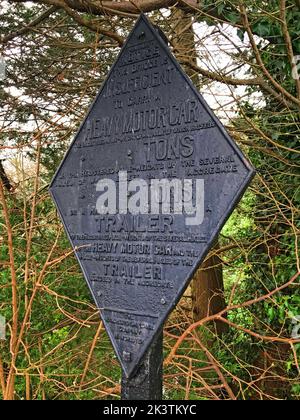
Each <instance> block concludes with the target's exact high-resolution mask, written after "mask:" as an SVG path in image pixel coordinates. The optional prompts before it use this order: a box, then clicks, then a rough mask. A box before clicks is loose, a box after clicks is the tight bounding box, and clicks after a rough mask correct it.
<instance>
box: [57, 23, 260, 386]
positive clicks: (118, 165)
mask: <svg viewBox="0 0 300 420" xmlns="http://www.w3.org/2000/svg"><path fill="white" fill-rule="evenodd" d="M120 170H125V171H128V175H129V176H130V177H132V178H143V179H145V180H146V181H149V180H150V179H152V178H168V179H173V178H175V177H176V178H179V179H182V180H183V179H196V178H202V179H204V183H205V215H204V221H203V223H202V224H201V225H200V226H186V224H185V217H184V216H183V215H172V216H170V218H169V219H168V218H164V216H161V215H160V216H157V217H156V216H153V215H139V216H132V215H119V216H99V215H97V214H96V212H95V205H96V200H97V191H96V183H97V182H98V181H99V180H100V179H102V178H111V179H113V180H117V175H118V172H119V171H120ZM253 175H254V170H253V168H252V167H251V166H250V165H249V163H248V162H247V161H246V160H245V158H244V156H243V154H242V153H241V151H240V150H239V148H238V147H237V145H236V144H235V143H234V142H233V141H232V139H231V138H230V137H229V135H228V134H227V132H226V131H225V129H224V128H223V126H222V125H221V123H220V121H219V120H218V119H217V118H216V116H215V115H214V114H213V113H212V111H211V110H210V108H209V107H208V105H207V104H206V102H205V101H204V99H203V98H202V96H201V95H200V94H199V93H198V92H197V90H196V89H195V88H194V86H193V85H192V83H191V81H190V79H189V78H188V77H187V76H186V75H185V74H184V73H183V71H182V69H181V68H180V66H179V64H178V63H177V61H176V60H175V58H174V57H173V56H172V54H171V53H170V51H169V49H168V47H167V45H166V43H165V42H164V41H163V40H162V39H161V37H160V35H159V34H158V32H157V31H156V30H155V29H154V28H153V27H152V25H151V24H150V23H149V21H148V20H147V19H146V17H145V16H144V15H141V17H140V18H139V19H138V21H137V23H136V25H135V27H134V29H133V31H132V32H131V34H130V35H129V37H128V40H127V42H126V44H125V45H124V47H123V48H122V50H121V52H120V55H119V57H118V59H117V60H116V62H115V64H114V66H113V67H112V69H111V71H110V73H109V75H108V77H107V79H106V81H105V83H104V85H103V86H102V88H101V89H100V92H99V94H98V96H97V97H96V99H95V101H94V103H93V105H92V106H91V108H90V110H89V112H88V114H87V117H86V119H85V120H84V122H83V123H82V125H81V127H80V129H79V131H78V133H77V135H76V136H75V139H74V141H73V143H72V144H71V146H70V148H69V150H68V152H67V155H66V156H65V158H64V160H63V162H62V164H61V165H60V167H59V169H58V171H57V173H56V175H55V177H54V179H53V181H52V184H51V187H50V191H51V194H52V197H53V199H54V201H55V203H56V206H57V209H58V211H59V214H60V216H61V219H62V221H63V224H64V226H65V229H66V231H67V233H68V236H69V239H70V241H71V243H72V246H73V247H74V248H75V250H76V256H77V258H78V261H79V263H80V266H81V268H82V270H83V273H84V276H85V279H86V281H87V283H88V286H89V288H90V290H91V293H92V295H93V298H94V300H95V302H96V304H97V306H98V308H99V310H100V314H101V317H102V319H103V322H104V324H105V327H106V329H107V332H108V334H109V336H110V338H111V341H112V344H113V346H114V349H115V351H116V353H117V355H118V358H119V360H120V363H121V365H122V368H123V371H124V374H125V376H126V377H127V378H128V377H134V373H135V372H136V370H137V369H138V367H139V365H140V363H141V362H142V360H143V358H144V356H145V354H146V352H147V350H148V349H149V346H150V345H151V343H153V342H154V339H155V338H156V337H158V334H159V331H160V330H161V328H162V326H163V323H164V322H165V320H166V318H167V317H168V315H169V313H170V312H171V311H172V309H173V308H174V307H175V305H176V303H177V302H178V300H179V298H180V297H181V295H182V294H183V292H184V290H185V288H186V287H187V285H188V284H189V281H190V280H191V278H192V277H193V274H194V273H195V271H196V270H197V268H198V267H199V265H200V264H201V262H202V261H203V259H204V258H205V256H206V255H207V253H208V251H209V249H210V248H211V246H212V244H213V242H214V241H215V239H216V238H217V235H218V233H219V232H220V230H221V228H222V226H223V225H224V223H225V221H226V220H227V218H228V216H229V215H230V214H231V212H232V210H233V209H234V207H235V206H236V204H237V202H238V201H239V199H240V198H241V196H242V194H243V192H244V191H245V189H246V187H247V186H248V184H249V182H250V180H251V179H252V177H253ZM149 360H150V359H149ZM150 368H151V367H150ZM124 392H125V391H124ZM126 392H127V391H126Z"/></svg>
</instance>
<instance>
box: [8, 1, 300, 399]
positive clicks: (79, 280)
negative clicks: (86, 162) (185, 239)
mask: <svg viewBox="0 0 300 420" xmlns="http://www.w3.org/2000/svg"><path fill="white" fill-rule="evenodd" d="M140 11H144V12H148V17H149V18H150V19H151V21H152V22H153V23H155V24H157V25H159V26H160V27H161V28H162V29H163V30H164V32H165V34H166V36H167V37H168V40H169V42H170V47H171V49H172V50H173V53H174V54H175V56H176V57H177V59H178V60H179V62H180V63H181V64H182V66H183V67H184V69H185V70H186V72H187V73H188V75H189V76H190V77H191V79H192V80H193V82H194V83H195V84H196V85H197V87H198V88H199V90H200V91H201V92H202V93H203V94H204V95H205V98H206V99H207V101H208V102H209V104H210V105H211V107H212V108H213V109H214V110H215V112H216V113H217V115H219V117H220V118H221V119H222V121H223V122H224V124H225V125H226V128H227V129H228V131H229V132H230V134H231V135H232V137H233V138H234V139H235V141H236V142H237V143H238V144H239V145H240V147H241V148H242V149H243V151H244V153H245V154H246V155H247V156H248V158H249V159H250V160H251V161H252V163H253V165H254V166H255V167H256V169H257V176H256V178H255V179H254V181H253V183H252V186H251V188H250V189H249V190H248V192H247V193H246V195H245V196H244V198H243V200H242V202H241V203H240V205H239V206H238V208H237V209H236V210H235V212H234V214H233V215H232V216H231V218H230V220H229V221H228V223H227V224H226V226H225V228H224V229H223V231H222V234H221V235H220V238H219V243H218V244H217V245H216V247H215V248H214V249H213V250H212V252H211V254H210V255H209V257H208V258H207V261H206V262H205V264H204V265H203V267H202V268H201V270H200V271H199V273H198V274H197V276H196V278H195V279H194V280H193V285H192V287H191V288H190V289H189V290H188V291H187V293H186V294H185V296H184V297H183V298H182V300H181V302H180V304H179V305H178V307H177V309H176V311H174V313H173V314H172V316H171V317H170V319H169V321H168V324H167V325H166V328H165V340H164V343H165V366H164V398H166V399H179V398H186V399H253V400H254V399H299V398H300V380H299V379H300V366H299V363H300V292H299V290H300V288H299V278H300V277H299V275H300V261H299V242H298V235H299V227H300V220H299V204H300V187H299V176H300V172H299V154H300V147H299V146H300V144H299V140H300V79H299V74H300V65H299V62H300V4H299V0H295V1H292V0H270V1H263V0H248V1H247V2H244V1H243V0H232V1H223V0H216V1H214V2H211V1H210V0H203V1H199V2H198V1H197V0H185V1H184V0H180V1H172V0H135V1H134V2H133V1H127V0H121V1H114V0H103V1H101V2H100V1H97V0H92V1H80V0H42V1H33V2H28V1H26V0H14V1H9V2H7V1H3V0H1V1H0V23H1V30H0V35H1V45H0V56H1V57H2V58H1V60H3V59H4V60H5V63H6V77H5V79H3V80H1V81H0V101H1V102H0V103H1V108H0V179H1V181H0V202H1V213H0V245H1V249H0V267H1V272H0V315H1V316H2V317H5V320H6V340H0V385H1V386H0V397H1V398H2V399H99V398H119V395H120V385H119V380H120V368H119V365H118V362H117V360H116V358H115V356H114V354H113V351H112V348H111V345H110V342H109V340H108V338H107V336H106V334H105V331H104V329H103V326H102V323H101V322H100V320H99V315H98V311H97V309H96V308H95V306H94V305H93V302H92V301H91V298H90V295H89V292H88V288H87V287H86V285H85V282H84V280H83V277H82V274H81V272H80V269H79V266H78V264H77V262H76V260H75V258H74V256H73V252H72V250H71V248H70V244H69V242H68V241H67V239H66V236H65V233H64V231H63V229H62V225H61V223H60V221H59V220H58V217H57V214H56V211H55V209H54V206H53V204H52V202H51V200H50V197H49V194H48V191H47V187H48V184H49V181H50V179H51V177H52V176H53V174H54V171H55V169H56V168H57V166H58V163H59V162H60V160H61V159H62V157H63V154H64V152H65V150H66V149H67V147H68V145H69V144H70V141H71V139H72V136H73V135H74V133H75V132H76V128H77V127H78V125H79V123H80V122H81V120H82V118H83V117H84V115H85V113H86V111H87V108H88V105H89V104H90V102H91V100H92V98H93V97H94V96H95V94H96V92H97V90H98V88H99V86H100V85H101V83H102V82H103V80H104V79H105V76H106V75H107V72H108V69H109V68H110V66H111V64H112V63H113V61H114V59H115V57H116V55H117V53H118V52H119V50H120V46H121V45H122V44H123V42H124V39H125V38H126V36H127V34H128V32H129V31H130V29H131V28H132V26H133V23H134V21H135V19H136V17H137V15H138V14H139V12H140Z"/></svg>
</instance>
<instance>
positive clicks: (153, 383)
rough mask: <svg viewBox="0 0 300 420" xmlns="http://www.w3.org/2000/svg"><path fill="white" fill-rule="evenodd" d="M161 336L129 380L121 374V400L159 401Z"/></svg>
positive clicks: (161, 365) (160, 394)
mask: <svg viewBox="0 0 300 420" xmlns="http://www.w3.org/2000/svg"><path fill="white" fill-rule="evenodd" d="M162 372H163V334H162V333H160V334H159V335H158V337H157V338H155V339H154V341H153V342H152V344H151V345H150V347H149V349H148V350H147V352H146V354H145V355H144V357H143V359H142V362H141V363H140V365H139V367H138V369H137V371H136V372H135V373H134V375H133V376H132V377H130V378H127V376H126V375H125V374H124V373H123V376H122V384H121V388H122V395H121V397H122V400H161V399H162V385H163V383H162Z"/></svg>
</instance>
